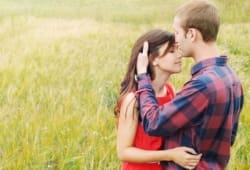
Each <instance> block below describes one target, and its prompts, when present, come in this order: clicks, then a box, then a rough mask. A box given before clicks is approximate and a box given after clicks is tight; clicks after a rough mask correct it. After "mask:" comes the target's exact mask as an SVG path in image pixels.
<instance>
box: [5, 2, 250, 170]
mask: <svg viewBox="0 0 250 170" xmlns="http://www.w3.org/2000/svg"><path fill="white" fill-rule="evenodd" d="M181 2H183V0H178V1H174V2H172V1H164V0H156V1H151V0H145V1H142V0H135V1H133V0H124V1H115V0H113V1H110V0H104V1H97V0H91V1H82V0H72V1H69V0H68V1H62V0H54V1H49V0H44V1H38V0H30V1H28V0H19V1H17V0H10V1H1V2H0V11H1V13H0V118H1V122H0V134H1V135H0V169H7V170H9V169H10V170H12V169H17V170H19V169H25V170H26V169H27V170H29V169H46V170H51V169H73V170H74V169H83V170H90V169H91V170H98V169H99V170H103V169H112V170H113V169H118V168H119V160H118V159H117V155H116V121H115V119H114V116H113V107H114V104H115V100H116V95H117V92H118V89H119V83H120V82H121V79H122V76H123V74H124V72H125V69H126V64H127V62H128V58H129V55H130V50H131V48H132V45H133V43H134V41H135V40H136V39H137V37H138V36H139V35H140V34H142V33H143V32H145V31H146V30H148V29H151V28H162V29H168V30H170V31H172V27H171V25H172V23H171V20H172V17H173V15H174V9H175V8H176V7H177V6H178V5H179V4H180V3H181ZM215 3H216V4H218V6H219V9H220V10H221V14H222V21H223V24H222V26H221V30H220V34H219V37H218V42H219V46H220V48H221V50H222V51H224V52H225V53H226V54H228V55H229V57H230V65H231V66H232V67H233V68H234V69H235V71H236V72H237V73H238V74H239V76H240V78H241V80H242V83H243V85H244V91H245V105H244V109H243V112H242V115H241V121H240V126H239V133H238V136H237V140H236V143H235V145H234V146H233V148H232V157H231V160H230V164H229V165H228V169H229V170H235V169H237V170H238V169H239V170H242V169H249V168H250V163H249V162H250V156H249V152H250V143H249V141H250V133H249V131H248V129H249V128H250V125H249V123H250V117H249V115H248V114H247V113H248V110H249V109H250V105H249V104H250V98H249V96H250V89H249V83H250V80H249V73H250V67H249V66H250V57H249V50H248V40H249V39H250V34H249V30H250V23H249V22H248V20H247V17H246V16H249V6H250V2H248V1H246V0H244V1H240V2H235V1H230V3H229V4H230V6H228V5H227V3H228V1H215ZM241 7H242V8H241ZM139 8H140V9H139ZM236 14H237V15H236ZM191 65H192V62H190V61H185V64H184V67H183V69H184V71H183V73H181V74H179V75H176V76H175V77H173V78H172V81H173V83H174V85H175V86H176V87H177V88H180V87H181V86H182V84H183V83H184V82H185V81H186V80H188V79H189V69H190V67H191Z"/></svg>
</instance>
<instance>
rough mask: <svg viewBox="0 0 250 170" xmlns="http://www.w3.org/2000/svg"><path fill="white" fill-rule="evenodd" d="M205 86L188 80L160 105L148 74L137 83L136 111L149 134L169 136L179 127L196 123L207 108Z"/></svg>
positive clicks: (200, 82)
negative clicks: (171, 98)
mask: <svg viewBox="0 0 250 170" xmlns="http://www.w3.org/2000/svg"><path fill="white" fill-rule="evenodd" d="M206 89H207V88H206V85H205V84H204V83H203V82H202V81H200V80H191V81H189V82H187V83H186V84H185V85H184V87H183V89H182V90H181V91H180V92H179V93H177V95H176V97H175V98H174V99H173V100H172V101H171V102H169V103H167V104H164V105H162V106H159V105H158V103H157V100H156V97H155V94H154V90H153V88H152V85H151V80H150V77H149V76H145V77H143V78H142V79H141V80H140V81H139V82H138V91H139V110H140V111H139V112H140V116H141V119H142V125H143V128H144V130H145V131H146V132H147V133H148V134H149V135H154V136H171V135H172V134H174V133H175V132H176V131H178V130H179V129H181V128H184V127H189V126H195V125H196V124H199V123H200V122H201V120H202V111H203V110H204V109H205V108H206V107H207V105H208V100H207V97H206V95H207V94H206V93H207V91H206Z"/></svg>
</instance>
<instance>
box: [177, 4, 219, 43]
mask: <svg viewBox="0 0 250 170" xmlns="http://www.w3.org/2000/svg"><path fill="white" fill-rule="evenodd" d="M175 16H176V17H178V18H179V19H180V20H181V26H182V28H183V29H184V30H185V31H186V32H187V31H188V29H189V28H195V29H197V30H199V31H200V32H201V35H202V37H203V40H204V41H205V42H209V41H215V40H216V38H217V34H218V31H219V25H220V17H219V14H218V10H217V8H216V7H215V6H214V5H213V4H212V3H210V2H208V1H206V0H192V1H189V2H187V3H185V4H183V5H182V6H180V7H179V8H178V9H177V11H176V15H175Z"/></svg>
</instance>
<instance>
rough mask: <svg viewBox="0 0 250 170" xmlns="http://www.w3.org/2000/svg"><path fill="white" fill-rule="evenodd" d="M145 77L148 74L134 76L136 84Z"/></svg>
mask: <svg viewBox="0 0 250 170" xmlns="http://www.w3.org/2000/svg"><path fill="white" fill-rule="evenodd" d="M147 76H148V73H139V74H137V75H135V81H136V82H138V81H140V80H142V79H143V78H144V77H147Z"/></svg>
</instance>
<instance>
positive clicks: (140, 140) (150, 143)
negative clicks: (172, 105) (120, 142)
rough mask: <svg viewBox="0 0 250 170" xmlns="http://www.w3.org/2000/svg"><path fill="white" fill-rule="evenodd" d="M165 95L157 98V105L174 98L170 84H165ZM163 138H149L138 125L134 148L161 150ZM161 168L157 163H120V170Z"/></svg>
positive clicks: (159, 169) (152, 169) (157, 169)
mask: <svg viewBox="0 0 250 170" xmlns="http://www.w3.org/2000/svg"><path fill="white" fill-rule="evenodd" d="M166 89H167V93H166V95H165V96H162V97H157V100H158V103H159V105H163V104H164V103H167V102H169V101H170V100H172V99H173V97H174V90H173V88H172V86H171V85H170V84H166ZM162 145H163V138H162V137H154V136H149V135H147V134H146V133H145V131H144V129H143V127H142V125H141V124H140V123H139V124H138V127H137V131H136V136H135V140H134V147H137V148H141V149H145V150H160V149H162ZM162 169H163V168H162V166H161V165H160V164H159V163H158V162H157V163H132V162H122V166H121V170H162Z"/></svg>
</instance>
